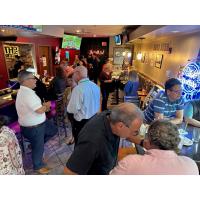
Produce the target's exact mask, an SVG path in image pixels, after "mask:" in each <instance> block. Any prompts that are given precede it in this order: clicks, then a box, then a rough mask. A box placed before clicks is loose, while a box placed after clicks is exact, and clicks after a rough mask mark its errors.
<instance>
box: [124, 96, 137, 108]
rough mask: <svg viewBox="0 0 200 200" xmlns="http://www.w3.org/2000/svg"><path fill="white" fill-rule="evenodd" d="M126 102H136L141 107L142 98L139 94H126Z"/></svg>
mask: <svg viewBox="0 0 200 200" xmlns="http://www.w3.org/2000/svg"><path fill="white" fill-rule="evenodd" d="M124 102H130V103H134V104H135V105H136V106H138V107H140V98H139V97H137V96H124Z"/></svg>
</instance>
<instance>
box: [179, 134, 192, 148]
mask: <svg viewBox="0 0 200 200" xmlns="http://www.w3.org/2000/svg"><path fill="white" fill-rule="evenodd" d="M181 142H182V144H183V145H184V146H191V145H192V144H193V141H192V140H190V139H189V138H187V137H184V136H183V140H182V141H181Z"/></svg>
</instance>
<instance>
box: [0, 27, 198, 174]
mask: <svg viewBox="0 0 200 200" xmlns="http://www.w3.org/2000/svg"><path fill="white" fill-rule="evenodd" d="M74 37H75V40H76V42H72V40H73V39H74ZM72 38H73V39H72ZM69 41H71V43H70V42H69ZM199 44H200V26H199V25H27V26H25V25H0V115H5V116H7V117H8V118H9V124H8V126H9V127H10V128H11V129H12V130H14V131H15V134H16V137H17V139H18V142H19V145H20V148H21V151H22V157H23V166H24V170H25V174H28V175H32V174H34V175H36V174H37V172H35V171H34V170H33V167H32V162H31V147H30V143H29V141H28V140H27V139H26V138H24V137H23V136H22V135H21V131H20V125H19V123H18V115H17V111H16V107H15V101H16V95H17V92H18V90H19V87H20V86H19V82H18V80H17V75H16V71H15V67H14V66H15V64H16V59H20V62H22V63H23V67H24V68H29V69H30V68H31V69H32V70H33V71H34V73H35V75H36V76H37V77H38V78H39V79H40V81H41V82H43V83H44V85H45V86H46V88H47V89H48V88H50V85H51V80H52V79H53V78H54V76H55V73H56V68H57V67H58V66H60V65H61V63H62V61H63V60H65V61H66V60H67V62H68V65H69V66H73V67H74V66H75V64H74V63H75V61H76V57H77V56H79V57H80V56H84V57H87V54H88V52H93V53H94V52H95V54H97V55H100V52H102V54H103V57H105V58H106V59H107V60H108V62H109V63H110V64H111V65H112V80H113V90H112V91H111V94H110V95H109V98H108V102H107V106H108V109H112V108H113V107H114V106H115V105H118V104H120V103H123V102H131V103H134V104H136V105H137V106H138V107H139V108H140V109H141V110H144V109H145V108H147V106H148V104H149V103H150V102H151V101H152V100H153V99H154V98H155V96H156V95H157V94H158V92H159V91H161V90H164V87H165V82H166V81H167V80H168V79H170V78H177V79H179V80H180V81H181V82H182V87H183V93H182V95H183V96H184V99H185V101H186V102H188V101H190V100H199V99H200V47H199ZM132 70H134V71H135V72H136V73H137V75H138V77H139V88H138V91H137V94H138V98H136V99H135V98H132V97H131V96H126V95H125V93H124V87H125V85H126V83H127V82H128V74H129V72H130V71H132ZM97 84H98V85H99V84H100V83H99V81H98V82H97ZM50 100H51V110H50V111H48V113H46V115H47V118H48V119H49V120H52V121H55V123H56V124H57V126H58V133H57V134H56V135H55V136H54V137H53V138H52V139H51V140H49V141H48V142H47V143H45V147H44V148H45V159H46V162H47V163H48V166H49V167H50V168H51V172H50V173H49V174H52V175H53V174H64V171H63V169H64V167H65V165H66V162H67V161H68V159H69V158H70V155H71V154H72V152H73V150H74V144H68V143H67V142H68V141H69V139H71V138H72V133H71V129H72V128H71V126H70V124H69V122H65V121H63V118H62V114H60V112H61V111H60V106H61V105H60V104H59V103H60V102H59V101H58V100H54V99H50ZM144 129H145V125H144V126H143V127H141V128H140V130H141V137H144V134H145V133H144V132H145V131H146V129H145V130H144ZM179 130H181V131H182V132H181V131H180V135H181V137H182V146H181V148H180V154H181V155H184V156H187V157H190V158H191V159H193V160H194V161H195V162H196V164H197V166H198V168H199V169H200V140H198V142H194V141H193V135H194V134H193V132H197V131H198V133H199V135H200V127H194V126H190V125H187V124H186V123H185V122H184V123H182V124H181V125H180V127H179ZM199 138H200V136H199ZM138 152H139V150H138V147H137V146H136V145H134V144H132V143H130V142H128V141H126V140H123V139H122V140H120V146H119V151H118V160H121V159H122V158H124V157H125V156H127V155H129V154H137V153H138Z"/></svg>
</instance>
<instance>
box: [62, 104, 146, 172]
mask: <svg viewBox="0 0 200 200" xmlns="http://www.w3.org/2000/svg"><path fill="white" fill-rule="evenodd" d="M142 121H143V113H142V111H141V110H140V109H139V108H138V107H137V106H135V105H134V104H132V103H122V104H119V105H117V106H116V107H115V108H113V109H112V110H111V111H104V112H102V113H99V114H97V115H96V116H95V117H93V118H92V119H91V120H90V121H89V122H88V123H87V124H86V125H85V126H84V127H83V129H82V130H81V131H80V133H79V137H78V141H77V145H76V148H75V150H74V152H73V153H72V155H71V157H70V158H69V160H68V162H67V164H66V167H65V169H64V173H65V174H81V175H83V174H96V175H97V174H98V175H104V174H108V173H109V172H110V170H111V169H113V167H114V166H115V165H116V162H117V155H118V148H119V141H120V137H122V138H127V139H131V140H132V142H135V143H138V136H137V135H138V130H139V128H140V126H141V124H142Z"/></svg>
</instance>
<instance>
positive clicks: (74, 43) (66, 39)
mask: <svg viewBox="0 0 200 200" xmlns="http://www.w3.org/2000/svg"><path fill="white" fill-rule="evenodd" d="M81 39H82V38H80V37H78V36H74V35H66V34H64V35H63V40H62V48H64V49H77V50H80V46H81Z"/></svg>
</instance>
